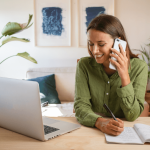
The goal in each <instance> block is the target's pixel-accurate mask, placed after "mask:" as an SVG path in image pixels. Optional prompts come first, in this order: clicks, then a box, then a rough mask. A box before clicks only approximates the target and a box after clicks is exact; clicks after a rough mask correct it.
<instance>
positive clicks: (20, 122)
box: [0, 77, 81, 141]
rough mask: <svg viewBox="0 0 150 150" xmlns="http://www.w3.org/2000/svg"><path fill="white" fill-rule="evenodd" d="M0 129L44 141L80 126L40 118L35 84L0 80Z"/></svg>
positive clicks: (39, 103)
mask: <svg viewBox="0 0 150 150" xmlns="http://www.w3.org/2000/svg"><path fill="white" fill-rule="evenodd" d="M0 127H2V128H5V129H8V130H11V131H14V132H17V133H20V134H23V135H26V136H29V137H31V138H34V139H38V140H41V141H46V140H49V139H52V138H55V137H57V136H60V135H62V134H65V133H67V132H71V131H73V130H76V129H78V128H80V127H81V125H79V124H74V123H69V122H65V121H60V120H56V119H51V118H48V117H45V116H43V117H42V111H41V100H40V92H39V84H38V83H37V82H35V81H25V80H19V79H11V78H4V77H0Z"/></svg>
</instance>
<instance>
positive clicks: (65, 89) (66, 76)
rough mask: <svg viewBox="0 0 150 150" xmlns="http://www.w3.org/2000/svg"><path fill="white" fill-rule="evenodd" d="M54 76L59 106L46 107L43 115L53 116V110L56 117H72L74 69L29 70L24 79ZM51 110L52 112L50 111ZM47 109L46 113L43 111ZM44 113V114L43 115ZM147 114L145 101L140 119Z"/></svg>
mask: <svg viewBox="0 0 150 150" xmlns="http://www.w3.org/2000/svg"><path fill="white" fill-rule="evenodd" d="M50 74H55V82H56V90H57V92H58V97H59V99H60V101H61V104H57V105H54V104H50V105H49V106H48V107H46V108H43V115H44V114H46V115H47V116H54V115H55V114H54V112H55V111H54V107H55V110H58V109H59V110H58V111H59V112H60V113H59V115H56V116H62V117H64V116H65V117H66V116H67V117H70V116H71V117H72V116H74V113H73V103H74V94H75V74H76V67H64V68H62V67H55V68H30V69H28V70H27V72H26V78H27V79H30V78H36V77H41V76H45V75H50ZM52 108H53V110H52ZM46 109H47V111H45V110H46ZM44 112H45V113H44ZM148 112H149V105H148V104H147V102H146V101H145V103H144V111H143V112H142V114H141V115H140V116H141V117H147V116H148Z"/></svg>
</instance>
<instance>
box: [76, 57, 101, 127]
mask: <svg viewBox="0 0 150 150" xmlns="http://www.w3.org/2000/svg"><path fill="white" fill-rule="evenodd" d="M90 99H91V95H90V90H89V85H88V73H87V72H86V69H85V67H84V64H82V59H80V61H79V62H78V64H77V69H76V79H75V99H74V101H75V102H74V109H75V113H76V114H75V116H76V118H77V120H78V121H79V123H81V124H82V125H85V126H89V127H94V125H95V122H96V120H97V118H98V117H101V116H99V115H97V114H95V113H94V112H93V110H92V105H91V102H90Z"/></svg>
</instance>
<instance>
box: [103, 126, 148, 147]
mask: <svg viewBox="0 0 150 150" xmlns="http://www.w3.org/2000/svg"><path fill="white" fill-rule="evenodd" d="M105 137H106V141H107V143H121V144H144V143H145V142H150V126H149V125H145V124H141V123H136V124H134V126H133V128H132V127H125V128H124V131H123V132H122V133H121V134H120V135H118V136H111V135H108V134H105Z"/></svg>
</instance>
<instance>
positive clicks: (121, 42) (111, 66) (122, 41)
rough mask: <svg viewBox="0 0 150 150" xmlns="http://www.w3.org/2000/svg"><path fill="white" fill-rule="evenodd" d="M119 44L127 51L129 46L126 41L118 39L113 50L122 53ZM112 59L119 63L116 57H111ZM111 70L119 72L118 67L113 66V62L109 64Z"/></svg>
mask: <svg viewBox="0 0 150 150" xmlns="http://www.w3.org/2000/svg"><path fill="white" fill-rule="evenodd" d="M119 44H121V46H122V47H123V50H124V51H125V50H126V45H127V43H126V41H124V40H121V39H118V38H116V39H115V42H114V46H113V48H114V49H116V50H117V51H118V52H120V49H119ZM116 55H117V54H116ZM111 59H113V60H115V61H117V60H116V58H114V57H111ZM109 68H110V69H113V70H117V69H116V66H115V65H114V64H112V63H111V62H110V63H109Z"/></svg>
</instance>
